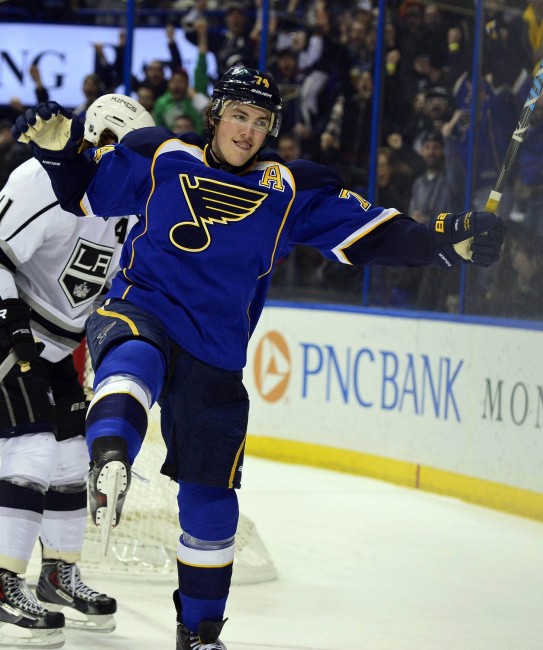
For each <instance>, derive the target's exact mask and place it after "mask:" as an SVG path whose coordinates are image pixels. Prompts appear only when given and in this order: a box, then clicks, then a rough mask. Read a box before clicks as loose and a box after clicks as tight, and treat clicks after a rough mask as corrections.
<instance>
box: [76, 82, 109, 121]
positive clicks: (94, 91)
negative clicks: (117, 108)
mask: <svg viewBox="0 0 543 650" xmlns="http://www.w3.org/2000/svg"><path fill="white" fill-rule="evenodd" d="M81 89H82V91H83V95H85V99H84V101H82V102H81V104H79V105H78V106H76V107H75V108H74V109H72V110H73V113H74V114H75V115H77V117H79V119H80V120H81V121H82V122H84V121H85V114H86V112H87V108H88V107H89V106H90V105H91V104H92V103H93V102H95V101H96V100H97V99H98V97H101V96H102V95H103V94H104V93H105V90H106V89H105V86H104V83H103V81H102V79H101V78H100V77H99V76H98V75H97V74H96V73H95V72H92V73H91V74H87V75H85V76H84V77H83V85H82V88H81Z"/></svg>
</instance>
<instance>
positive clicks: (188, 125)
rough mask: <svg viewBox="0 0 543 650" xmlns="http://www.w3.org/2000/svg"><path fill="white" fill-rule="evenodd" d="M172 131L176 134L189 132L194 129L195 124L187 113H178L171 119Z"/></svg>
mask: <svg viewBox="0 0 543 650" xmlns="http://www.w3.org/2000/svg"><path fill="white" fill-rule="evenodd" d="M172 131H173V132H174V133H175V134H177V135H181V134H182V133H190V132H192V131H196V124H195V122H194V120H193V119H192V118H191V117H190V116H189V115H179V116H178V117H176V118H175V120H174V121H173V126H172Z"/></svg>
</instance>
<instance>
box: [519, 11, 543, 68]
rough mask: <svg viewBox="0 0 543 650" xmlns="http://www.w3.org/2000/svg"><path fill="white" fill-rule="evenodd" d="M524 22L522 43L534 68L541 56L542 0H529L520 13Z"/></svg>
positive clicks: (542, 41) (542, 52)
mask: <svg viewBox="0 0 543 650" xmlns="http://www.w3.org/2000/svg"><path fill="white" fill-rule="evenodd" d="M522 19H523V21H524V22H525V27H524V36H523V43H524V45H525V48H526V49H528V51H529V52H530V54H531V63H532V67H533V68H535V67H536V66H537V64H538V62H539V61H540V60H541V58H542V57H543V31H542V30H541V21H542V20H543V0H531V1H530V2H528V6H527V7H526V9H525V10H524V13H523V14H522Z"/></svg>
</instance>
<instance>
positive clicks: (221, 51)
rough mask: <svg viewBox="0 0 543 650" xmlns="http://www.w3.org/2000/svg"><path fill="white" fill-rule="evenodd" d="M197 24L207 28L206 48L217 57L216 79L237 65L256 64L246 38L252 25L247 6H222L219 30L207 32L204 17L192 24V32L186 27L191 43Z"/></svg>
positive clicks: (196, 36)
mask: <svg viewBox="0 0 543 650" xmlns="http://www.w3.org/2000/svg"><path fill="white" fill-rule="evenodd" d="M201 21H204V24H205V25H206V26H207V28H208V47H209V51H210V52H213V54H214V55H215V57H216V58H217V68H218V73H219V76H220V75H222V74H223V73H224V72H226V70H228V68H230V67H231V66H233V65H236V64H238V63H243V64H244V65H246V66H249V67H251V66H253V67H254V66H255V65H256V63H257V58H258V56H257V52H256V49H255V45H254V43H253V42H252V41H251V38H250V33H251V28H252V22H251V21H250V19H249V16H248V12H247V7H246V6H245V5H244V4H243V3H242V2H236V1H232V2H227V3H226V6H225V14H224V27H223V29H220V30H215V29H213V30H211V29H209V27H210V25H209V22H208V19H207V17H204V18H200V19H199V20H197V21H195V22H194V25H193V28H192V29H189V28H188V26H187V27H186V28H185V29H186V37H187V39H188V40H189V41H190V42H191V43H195V44H196V43H197V42H198V38H199V34H198V30H197V28H196V25H197V24H198V23H201Z"/></svg>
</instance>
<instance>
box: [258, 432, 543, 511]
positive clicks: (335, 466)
mask: <svg viewBox="0 0 543 650" xmlns="http://www.w3.org/2000/svg"><path fill="white" fill-rule="evenodd" d="M246 453H247V454H248V455H250V456H257V457H260V458H267V459H269V460H275V461H279V462H283V463H295V464H300V465H309V466H311V467H321V468H324V469H331V470H335V471H339V472H345V473H347V474H356V475H359V476H367V477H370V478H376V479H380V480H383V481H387V482H389V483H395V484H397V485H403V486H406V487H411V488H416V489H420V490H425V491H427V492H435V493H437V494H443V495H447V496H451V497H456V498H459V499H463V500H464V501H469V502H470V503H476V504H478V505H481V506H485V507H487V508H493V509H495V510H501V511H503V512H508V513H511V514H515V515H521V516H523V517H529V518H531V519H537V520H539V521H543V494H540V493H538V492H532V491H530V490H524V489H522V488H517V487H513V486H510V485H504V484H502V483H495V482H493V481H488V480H485V479H480V478H475V477H472V476H466V475H463V474H457V473H455V472H449V471H447V470H442V469H436V468H434V467H426V466H424V465H417V464H416V463H410V462H405V461H400V460H394V459H392V458H384V457H383V456H374V455H372V454H365V453H362V452H358V451H351V450H349V449H338V448H337V447H328V446H326V445H318V444H313V443H308V442H298V441H295V440H283V439H281V438H270V437H267V436H255V435H249V436H248V437H247V446H246Z"/></svg>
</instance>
